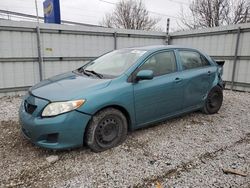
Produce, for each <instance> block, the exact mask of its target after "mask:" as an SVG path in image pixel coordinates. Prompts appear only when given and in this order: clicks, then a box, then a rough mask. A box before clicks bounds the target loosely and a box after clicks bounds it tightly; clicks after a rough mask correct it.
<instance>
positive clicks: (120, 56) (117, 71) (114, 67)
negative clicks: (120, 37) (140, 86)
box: [83, 49, 146, 77]
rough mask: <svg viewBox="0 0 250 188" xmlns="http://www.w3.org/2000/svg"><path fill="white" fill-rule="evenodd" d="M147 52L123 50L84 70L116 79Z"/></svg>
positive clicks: (106, 56)
mask: <svg viewBox="0 0 250 188" xmlns="http://www.w3.org/2000/svg"><path fill="white" fill-rule="evenodd" d="M145 52H146V51H143V50H134V49H123V50H116V51H112V52H110V53H107V54H105V55H103V56H101V57H99V58H97V59H96V60H94V61H92V62H90V63H88V64H87V65H86V66H84V67H83V68H84V70H85V71H87V72H92V73H95V74H99V75H103V76H105V75H106V76H111V77H116V76H119V75H121V74H123V73H124V72H125V71H126V70H127V69H128V68H129V67H130V66H131V65H133V64H134V63H135V62H136V61H137V60H138V59H139V58H140V57H141V56H142V55H143V54H144V53H145Z"/></svg>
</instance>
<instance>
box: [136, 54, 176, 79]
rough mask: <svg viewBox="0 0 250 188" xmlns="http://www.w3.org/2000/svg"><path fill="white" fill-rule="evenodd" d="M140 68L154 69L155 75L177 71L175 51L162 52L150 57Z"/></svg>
mask: <svg viewBox="0 0 250 188" xmlns="http://www.w3.org/2000/svg"><path fill="white" fill-rule="evenodd" d="M139 70H152V71H153V72H154V76H160V75H164V74H168V73H172V72H176V60H175V55H174V52H172V51H168V52H161V53H158V54H155V55H153V56H152V57H150V58H149V59H148V60H147V61H146V62H145V63H144V64H143V65H142V66H141V67H140V68H139Z"/></svg>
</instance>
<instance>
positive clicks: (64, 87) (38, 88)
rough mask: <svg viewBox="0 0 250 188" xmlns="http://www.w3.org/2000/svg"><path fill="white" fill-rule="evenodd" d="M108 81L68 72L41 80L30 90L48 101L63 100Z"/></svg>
mask: <svg viewBox="0 0 250 188" xmlns="http://www.w3.org/2000/svg"><path fill="white" fill-rule="evenodd" d="M110 82H111V80H110V79H99V78H93V77H85V76H82V75H78V74H75V73H73V72H68V73H65V74H60V75H57V76H54V77H51V78H49V79H46V80H43V81H41V82H40V83H38V84H36V85H34V86H33V87H32V88H31V89H30V92H31V93H32V94H33V95H35V96H37V97H41V98H44V99H48V100H50V101H64V100H70V99H76V98H77V97H84V93H86V92H91V91H95V90H98V89H101V88H104V87H107V86H108V84H109V83H110Z"/></svg>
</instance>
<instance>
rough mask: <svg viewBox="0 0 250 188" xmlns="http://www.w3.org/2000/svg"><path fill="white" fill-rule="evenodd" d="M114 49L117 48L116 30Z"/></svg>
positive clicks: (115, 33)
mask: <svg viewBox="0 0 250 188" xmlns="http://www.w3.org/2000/svg"><path fill="white" fill-rule="evenodd" d="M114 49H115V50H116V49H117V32H114Z"/></svg>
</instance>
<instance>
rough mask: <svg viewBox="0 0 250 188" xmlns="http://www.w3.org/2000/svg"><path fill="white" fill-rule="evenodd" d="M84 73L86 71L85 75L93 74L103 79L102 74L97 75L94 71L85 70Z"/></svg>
mask: <svg viewBox="0 0 250 188" xmlns="http://www.w3.org/2000/svg"><path fill="white" fill-rule="evenodd" d="M83 71H84V72H85V73H86V72H88V73H92V74H94V75H96V76H98V77H99V78H103V75H102V74H100V73H97V72H95V71H94V70H86V69H84V70H83Z"/></svg>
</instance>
